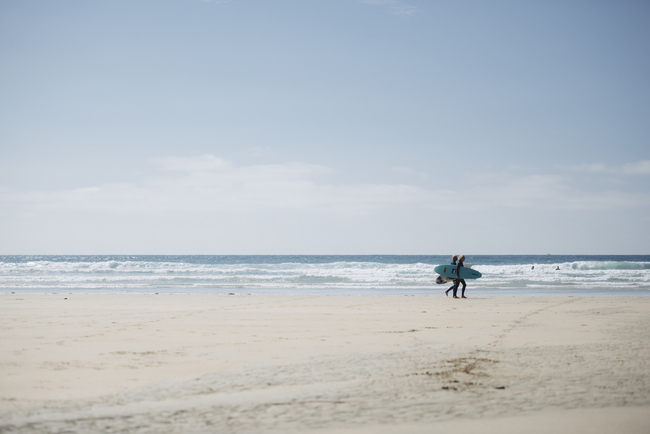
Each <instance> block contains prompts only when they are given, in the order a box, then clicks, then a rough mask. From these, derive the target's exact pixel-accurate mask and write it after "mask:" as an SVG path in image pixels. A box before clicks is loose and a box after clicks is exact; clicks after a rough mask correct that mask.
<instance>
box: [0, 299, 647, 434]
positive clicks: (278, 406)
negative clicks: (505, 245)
mask: <svg viewBox="0 0 650 434" xmlns="http://www.w3.org/2000/svg"><path fill="white" fill-rule="evenodd" d="M123 295H124V294H72V295H70V294H63V293H61V294H48V295H43V294H26V293H21V294H2V295H0V300H1V301H2V304H1V306H0V312H1V315H0V325H1V326H2V327H1V329H0V333H1V336H2V337H1V342H2V347H1V351H0V363H1V364H2V366H3V369H2V373H1V374H0V428H2V429H4V430H5V431H7V432H29V431H30V430H32V431H34V428H35V427H38V431H41V432H57V430H68V431H70V432H84V431H93V430H95V431H100V430H102V429H104V428H102V427H104V425H102V424H104V423H109V421H110V424H111V426H113V427H116V429H117V427H121V428H120V429H124V430H126V431H130V430H131V429H134V430H135V428H134V427H136V426H140V425H141V426H145V427H148V429H150V430H154V431H156V432H177V431H178V430H179V429H180V428H179V427H182V429H181V430H183V431H185V432H203V431H205V430H210V428H209V427H212V428H211V429H212V430H215V431H225V432H273V431H284V432H312V431H313V432H358V433H365V432H399V431H400V430H402V429H403V428H405V427H408V429H409V430H411V431H412V432H425V431H426V430H430V429H431V428H435V427H436V426H438V427H443V426H457V427H460V428H462V429H465V430H466V431H467V432H469V431H471V429H472V428H471V427H472V426H475V425H476V423H477V420H478V421H483V422H485V424H487V425H485V426H494V430H493V431H490V430H487V431H486V432H499V431H501V430H502V429H503V423H501V422H499V421H504V420H509V421H511V422H512V424H515V422H513V421H516V420H519V419H521V418H523V419H522V421H521V422H518V423H524V424H525V423H527V422H526V421H529V422H532V421H535V420H540V419H544V418H545V417H546V416H547V415H550V414H556V413H557V414H559V413H558V412H560V413H561V414H563V415H564V416H561V417H564V418H565V419H566V418H569V419H571V420H572V421H573V422H572V423H571V424H569V425H568V426H573V427H575V426H581V427H583V428H581V429H583V431H579V432H588V429H592V432H593V428H598V425H597V424H596V425H594V423H595V422H594V421H596V420H598V418H597V417H592V416H589V415H593V414H597V413H598V412H594V409H606V413H607V414H611V415H612V416H611V417H610V419H611V421H613V422H614V423H615V422H616V421H617V420H618V421H619V422H620V424H624V423H625V421H628V422H629V421H630V420H635V421H637V422H635V423H634V424H633V425H634V426H632V427H631V428H630V427H628V428H629V430H628V431H627V432H646V431H647V428H648V427H649V426H650V416H646V415H650V411H648V410H650V376H649V375H648V373H649V372H650V362H649V360H650V345H649V342H650V338H648V336H650V299H648V298H647V297H636V298H632V297H570V296H567V297H523V296H519V297H512V296H507V297H498V296H489V297H471V298H468V299H467V300H463V301H462V302H460V300H453V299H452V298H447V297H444V296H443V295H439V296H435V294H432V296H409V297H406V296H395V297H386V296H332V295H330V296H314V295H300V296H290V295H274V296H263V295H258V296H255V297H252V296H251V297H249V296H241V295H237V296H228V297H215V296H213V295H218V294H213V295H198V294H192V295H193V296H192V297H164V296H162V295H159V296H156V295H141V294H128V295H129V297H123ZM186 295H189V294H186ZM470 296H471V294H470ZM65 298H67V300H65ZM635 409H641V410H639V411H637V410H635ZM522 415H523V416H522ZM558 417H560V416H558ZM513 418H514V419H513ZM518 418H519V419H518ZM619 419H620V420H619ZM483 422H481V423H480V424H479V425H481V426H482V423H483ZM170 423H171V424H172V425H173V427H174V428H173V427H172V426H170V425H169V424H170ZM450 424H451V425H450ZM490 424H492V425H490ZM508 424H510V422H508ZM576 424H577V425H576ZM515 425H516V424H515ZM513 426H514V425H513ZM620 426H623V425H620ZM463 427H464V428H463ZM635 427H636V428H635ZM172 428H173V429H172ZM462 429H461V431H462ZM558 429H559V432H567V433H568V432H576V431H575V430H569V429H568V428H567V429H565V430H564V431H563V430H562V429H561V427H560V428H558ZM641 429H644V430H641ZM174 430H175V431H174ZM554 430H557V429H554ZM635 430H636V431H635ZM133 432H137V431H133ZM477 432H478V431H477ZM512 432H515V431H512ZM520 432H521V431H520Z"/></svg>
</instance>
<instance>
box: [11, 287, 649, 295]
mask: <svg viewBox="0 0 650 434" xmlns="http://www.w3.org/2000/svg"><path fill="white" fill-rule="evenodd" d="M447 287H448V286H445V285H440V286H437V287H431V288H418V289H410V290H409V291H407V290H404V289H403V288H400V289H384V288H379V289H378V288H368V289H358V288H353V289H339V288H335V289H334V288H298V289H295V291H293V288H285V287H278V288H179V287H166V288H100V289H97V288H74V289H73V288H58V289H56V290H53V289H51V288H7V289H0V296H10V295H21V294H29V295H196V296H222V295H230V296H232V295H236V296H274V297H276V296H290V297H302V296H315V297H401V296H405V297H406V296H408V297H438V296H443V297H444V292H445V289H446V288H447ZM466 294H467V296H468V297H474V298H489V297H638V298H645V297H650V289H616V290H614V289H611V288H598V289H593V288H591V289H573V290H571V289H557V288H555V289H551V288H508V289H497V290H495V289H485V288H478V289H477V288H472V287H468V289H467V292H466Z"/></svg>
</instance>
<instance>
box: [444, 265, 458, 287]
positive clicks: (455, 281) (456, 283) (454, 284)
mask: <svg viewBox="0 0 650 434" xmlns="http://www.w3.org/2000/svg"><path fill="white" fill-rule="evenodd" d="M456 260H458V255H454V256H452V257H451V265H456ZM457 280H458V279H454V280H453V285H451V286H450V287H449V289H448V290H446V291H445V295H446V296H447V297H449V291H451V290H452V289H454V287H455V286H458V282H457ZM454 295H456V292H455V291H454Z"/></svg>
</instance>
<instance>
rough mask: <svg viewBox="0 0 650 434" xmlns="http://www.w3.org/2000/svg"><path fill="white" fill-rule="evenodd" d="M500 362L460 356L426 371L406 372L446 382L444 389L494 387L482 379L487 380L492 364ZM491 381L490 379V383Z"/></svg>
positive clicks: (461, 389) (408, 375) (484, 358)
mask: <svg viewBox="0 0 650 434" xmlns="http://www.w3.org/2000/svg"><path fill="white" fill-rule="evenodd" d="M497 363H499V361H498V360H494V359H489V358H486V357H474V356H467V357H458V358H454V359H449V360H444V361H442V362H441V363H440V365H439V366H437V367H436V368H430V369H429V370H427V371H424V372H414V373H411V374H406V376H407V377H410V376H419V375H422V376H426V377H430V378H432V379H434V380H436V381H438V382H441V383H443V384H445V385H444V386H442V390H448V391H458V390H460V391H463V390H467V389H472V388H476V387H479V388H485V387H488V388H492V387H494V386H492V385H486V384H484V383H482V382H480V381H481V379H483V380H486V379H487V378H488V377H490V375H489V374H488V373H487V372H486V371H487V370H488V369H489V367H490V366H492V365H495V364H497ZM489 382H490V381H488V383H489Z"/></svg>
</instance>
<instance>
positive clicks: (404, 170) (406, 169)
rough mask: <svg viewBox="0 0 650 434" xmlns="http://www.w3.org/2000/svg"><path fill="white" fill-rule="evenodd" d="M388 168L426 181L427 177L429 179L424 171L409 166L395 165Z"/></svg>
mask: <svg viewBox="0 0 650 434" xmlns="http://www.w3.org/2000/svg"><path fill="white" fill-rule="evenodd" d="M390 170H391V171H392V172H394V173H397V174H399V175H406V176H409V177H415V178H417V179H419V180H421V181H426V180H427V179H429V175H427V174H426V173H424V172H420V171H418V170H415V169H411V168H410V167H401V166H395V167H391V168H390Z"/></svg>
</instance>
